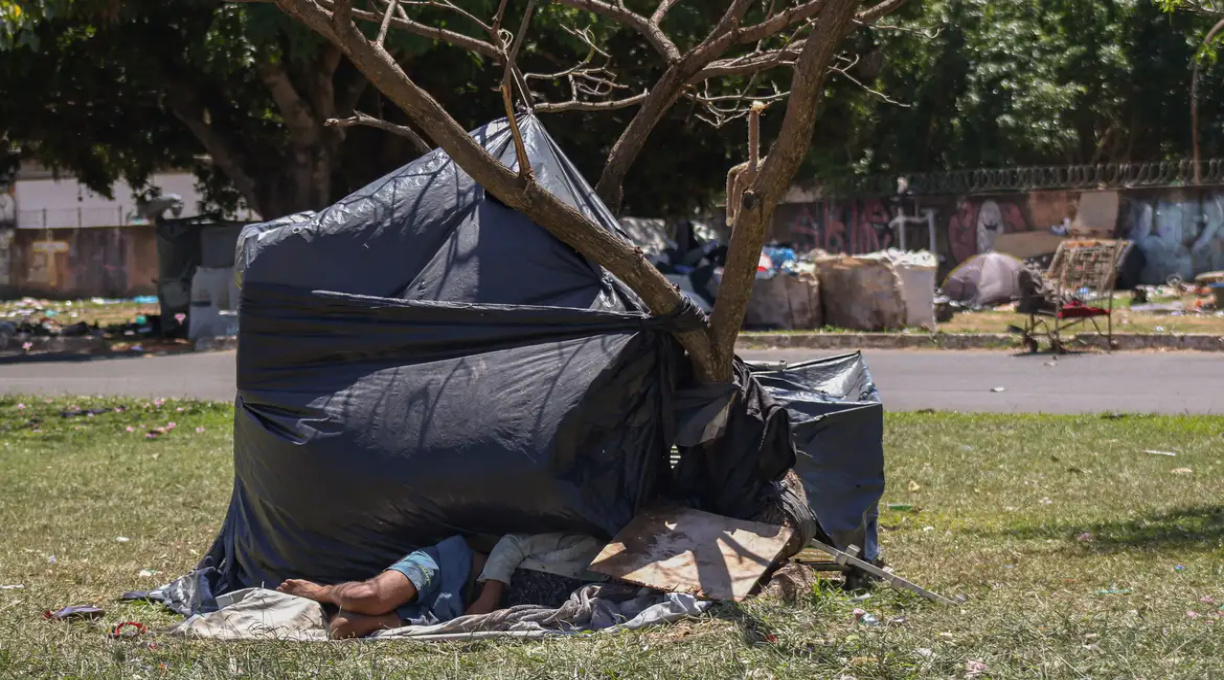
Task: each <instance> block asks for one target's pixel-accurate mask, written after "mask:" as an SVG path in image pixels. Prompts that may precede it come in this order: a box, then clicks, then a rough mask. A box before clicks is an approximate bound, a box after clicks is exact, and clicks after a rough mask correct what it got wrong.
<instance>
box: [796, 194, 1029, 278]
mask: <svg viewBox="0 0 1224 680" xmlns="http://www.w3.org/2000/svg"><path fill="white" fill-rule="evenodd" d="M1019 200H1020V201H1022V200H1023V197H1022V196H1021V197H1020V199H1019ZM895 210H896V209H895V208H891V211H890V207H889V206H888V204H887V203H886V202H885V201H883V200H880V199H862V200H830V201H822V202H816V203H801V204H793V205H788V206H779V209H778V218H780V221H781V223H782V224H783V225H784V229H783V230H782V233H777V232H778V230H775V236H774V237H775V238H776V239H778V240H781V241H786V242H789V243H791V244H793V245H794V246H795V247H796V248H798V249H800V250H811V249H813V248H819V249H821V250H825V251H827V252H830V253H846V254H851V255H858V254H862V253H870V252H873V251H876V250H882V249H885V248H890V247H894V246H896V245H898V241H899V238H898V234H897V233H896V226H895V225H896V220H895V219H894V218H895V214H894V212H895ZM927 212H930V213H932V214H933V215H934V224H935V229H936V231H937V232H941V231H942V232H943V235H946V238H943V237H941V238H937V239H936V240H937V241H941V242H944V243H946V248H947V251H948V252H945V253H942V254H943V255H945V256H946V257H950V258H951V260H952V261H954V262H959V261H961V260H964V259H965V258H967V257H971V256H973V255H976V254H977V253H982V252H986V251H988V250H990V249H991V247H992V246H993V245H994V241H995V239H996V238H997V237H998V236H999V234H1003V233H1008V232H1017V231H1029V230H1030V229H1031V228H1032V227H1031V226H1030V223H1029V220H1028V219H1026V217H1025V210H1024V208H1023V207H1022V203H1021V202H1018V201H1017V199H1005V198H976V197H971V198H963V199H957V200H952V199H949V198H942V199H935V200H924V201H923V202H921V203H918V204H915V205H911V206H908V210H907V214H926V213H927ZM777 223H778V219H777V218H776V220H775V224H777ZM938 235H939V234H938V233H937V236H938ZM927 240H928V239H927V238H925V237H923V236H922V235H921V234H919V235H918V240H917V242H918V243H924V244H925V243H926V242H927ZM909 242H910V243H913V242H914V240H913V238H911V239H910V240H909Z"/></svg>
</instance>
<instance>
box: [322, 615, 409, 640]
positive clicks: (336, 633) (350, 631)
mask: <svg viewBox="0 0 1224 680" xmlns="http://www.w3.org/2000/svg"><path fill="white" fill-rule="evenodd" d="M402 625H403V622H402V621H400V617H399V614H396V613H395V612H391V613H390V614H382V615H381V616H367V615H365V614H357V613H354V612H347V611H341V612H339V613H337V614H336V615H335V616H333V617H331V621H329V622H328V624H327V634H328V635H330V636H331V637H332V639H334V640H344V639H347V638H356V637H365V636H367V635H369V634H370V633H374V632H377V631H380V630H390V629H392V628H399V627H400V626H402Z"/></svg>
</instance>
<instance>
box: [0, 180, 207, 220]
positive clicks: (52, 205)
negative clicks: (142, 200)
mask: <svg viewBox="0 0 1224 680" xmlns="http://www.w3.org/2000/svg"><path fill="white" fill-rule="evenodd" d="M151 182H152V184H153V186H156V187H158V188H159V189H161V191H162V193H163V194H178V195H179V196H181V197H182V198H183V215H182V216H183V217H191V216H194V215H197V214H199V203H200V195H199V192H197V191H196V188H195V183H196V179H195V176H194V175H192V174H191V173H187V172H164V173H157V174H155V175H154V176H153V178H152V179H151ZM11 193H12V196H13V198H14V199H15V202H16V226H17V228H18V229H45V228H52V229H57V228H72V227H115V226H122V225H127V224H134V223H136V221H137V220H136V201H135V200H134V199H133V198H132V188H131V187H130V186H128V185H127V183H126V182H122V181H121V182H118V183H117V184H115V186H114V189H113V190H112V193H113V194H114V199H109V198H106V197H105V196H102V195H101V194H95V193H94V192H92V191H90V190H89V189H88V188H86V187H85V186H84V185H83V184H81V183H79V182H77V181H76V180H75V179H73V178H71V177H67V178H59V179H56V178H53V177H37V178H26V179H23V178H21V177H20V176H19V178H18V180H17V181H16V182H15V183H14V185H13V188H12V190H11Z"/></svg>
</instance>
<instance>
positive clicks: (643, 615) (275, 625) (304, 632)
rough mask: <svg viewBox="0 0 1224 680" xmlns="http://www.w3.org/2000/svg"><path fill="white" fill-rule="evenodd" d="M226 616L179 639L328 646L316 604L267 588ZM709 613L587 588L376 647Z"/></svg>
mask: <svg viewBox="0 0 1224 680" xmlns="http://www.w3.org/2000/svg"><path fill="white" fill-rule="evenodd" d="M217 604H218V605H220V607H221V608H220V609H219V610H218V611H215V612H211V613H208V614H197V615H195V616H192V617H190V618H188V619H187V620H185V621H183V622H182V623H180V624H178V625H177V626H175V627H174V628H172V629H171V630H170V633H171V634H172V635H181V636H184V637H202V638H213V639H226V640H252V639H278V640H327V639H328V636H327V616H326V614H325V613H324V611H323V607H322V605H320V604H319V603H317V602H314V601H312V600H307V599H304V598H300V597H296V596H293V595H287V594H285V593H280V592H277V591H275V590H267V589H265V588H247V589H245V590H239V591H236V592H233V593H229V594H226V595H223V596H221V597H218V598H217ZM709 606H710V603H709V602H704V601H700V600H697V599H696V598H695V597H693V596H692V595H684V594H679V593H660V592H658V591H655V590H650V589H647V588H636V587H631V586H624V585H615V584H593V585H588V586H583V587H582V588H579V589H578V590H576V591H574V592H573V593H572V594H571V595H570V599H569V600H568V601H566V602H565V603H564V604H562V605H561V606H560V607H559V608H557V609H551V608H546V607H537V606H533V605H521V606H518V607H511V608H509V609H502V610H499V611H495V612H493V613H491V614H484V615H480V616H461V617H459V618H457V619H452V620H450V621H446V622H444V623H440V624H437V625H434V626H406V627H403V628H396V629H393V630H384V631H379V632H377V633H375V634H373V635H371V636H370V638H369V639H396V638H411V639H414V640H470V639H478V638H487V637H519V638H534V637H545V636H550V635H569V634H574V633H581V632H587V631H601V632H613V631H619V630H631V629H635V628H642V627H645V626H650V625H655V624H659V623H669V622H673V621H677V620H679V619H682V618H686V617H691V616H697V615H699V614H701V613H702V612H704V611H705V610H706V609H707V608H708V607H709Z"/></svg>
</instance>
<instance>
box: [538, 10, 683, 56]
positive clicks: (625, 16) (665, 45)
mask: <svg viewBox="0 0 1224 680" xmlns="http://www.w3.org/2000/svg"><path fill="white" fill-rule="evenodd" d="M556 1H557V2H558V3H560V4H562V5H567V6H569V7H574V8H577V9H585V10H587V11H588V12H594V13H595V14H599V15H602V16H606V17H608V18H610V19H615V20H617V21H619V22H621V23H622V24H624V25H626V26H628V27H630V28H632V29H633V30H635V31H637V32H638V33H641V34H642V37H644V38H646V41H647V42H649V43H650V44H651V46H652V47H654V48H655V50H656V51H658V53H659V54H661V55H663V59H664V61H667V62H668V63H671V62H675V61H679V60H680V48H678V47H676V44H675V43H674V42H672V41H671V38H668V37H667V34H666V33H664V32H663V29H661V28H659V27H658V26H657V25H656V24H654V23H651V21H650V19H647V18H646V17H644V16H642V15H640V14H638V13H636V12H632V11H630V10H629V9H627V8H626V7H625V6H624V5H623V4H621V3H620V2H619V0H617V1H616V4H612V3H610V2H603V1H602V0H556Z"/></svg>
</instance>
